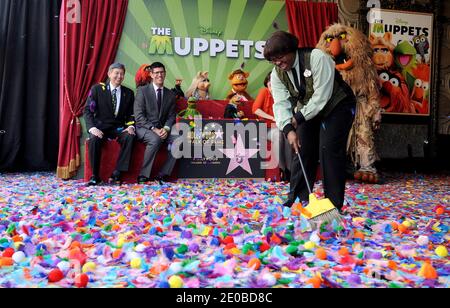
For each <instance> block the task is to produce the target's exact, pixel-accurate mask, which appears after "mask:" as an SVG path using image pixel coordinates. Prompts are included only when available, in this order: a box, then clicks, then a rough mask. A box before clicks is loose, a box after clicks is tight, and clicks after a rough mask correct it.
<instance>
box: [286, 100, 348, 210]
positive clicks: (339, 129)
mask: <svg viewBox="0 0 450 308" xmlns="http://www.w3.org/2000/svg"><path fill="white" fill-rule="evenodd" d="M355 108H356V103H355V101H354V100H353V99H350V100H349V101H343V102H341V103H339V105H337V106H336V107H335V108H334V109H333V111H332V112H331V113H330V114H329V115H328V116H327V117H325V118H322V117H320V116H318V117H315V118H314V119H312V120H310V121H307V122H304V123H302V124H301V125H299V126H298V127H297V136H298V137H299V140H300V145H301V147H300V156H301V158H302V161H303V164H304V166H305V171H306V175H307V177H308V180H309V184H310V187H311V189H312V187H313V186H314V181H315V179H316V171H317V166H318V163H319V159H320V165H321V169H322V176H323V186H324V193H325V196H326V197H327V198H329V199H330V200H331V202H332V203H333V205H334V206H336V207H337V208H339V209H340V208H342V206H343V204H344V194H345V166H346V148H347V139H348V135H349V132H350V129H351V127H352V124H353V119H354V116H355ZM308 195H309V192H308V187H307V186H306V182H305V177H304V176H303V172H302V169H301V166H300V162H299V160H298V157H297V155H294V156H293V160H292V165H291V186H290V192H289V200H291V201H295V199H296V198H297V197H299V199H300V200H301V201H306V200H308Z"/></svg>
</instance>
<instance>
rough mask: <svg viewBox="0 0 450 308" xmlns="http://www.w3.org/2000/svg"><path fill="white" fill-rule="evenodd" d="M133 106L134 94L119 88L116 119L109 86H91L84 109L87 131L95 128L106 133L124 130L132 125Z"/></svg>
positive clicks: (125, 88)
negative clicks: (118, 129) (118, 104)
mask: <svg viewBox="0 0 450 308" xmlns="http://www.w3.org/2000/svg"><path fill="white" fill-rule="evenodd" d="M133 104H134V92H133V91H132V90H131V89H129V88H127V87H124V86H121V95H120V106H119V112H118V114H117V117H116V116H114V110H113V105H112V95H111V90H110V88H109V84H108V85H104V84H97V85H95V86H93V87H92V89H91V92H90V93H89V96H88V99H87V102H86V107H85V109H84V118H85V120H86V127H87V130H88V131H89V130H90V129H91V128H92V127H96V128H98V129H99V130H101V131H108V130H115V129H117V128H120V127H122V128H124V129H125V128H127V127H128V126H130V125H134V116H133Z"/></svg>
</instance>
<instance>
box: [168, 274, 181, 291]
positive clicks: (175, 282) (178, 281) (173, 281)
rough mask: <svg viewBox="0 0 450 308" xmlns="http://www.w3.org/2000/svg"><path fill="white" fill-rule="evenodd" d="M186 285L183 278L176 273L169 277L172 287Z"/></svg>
mask: <svg viewBox="0 0 450 308" xmlns="http://www.w3.org/2000/svg"><path fill="white" fill-rule="evenodd" d="M183 285H184V283H183V279H181V278H180V276H177V275H174V276H172V277H170V278H169V286H170V288H172V289H179V288H182V287H183Z"/></svg>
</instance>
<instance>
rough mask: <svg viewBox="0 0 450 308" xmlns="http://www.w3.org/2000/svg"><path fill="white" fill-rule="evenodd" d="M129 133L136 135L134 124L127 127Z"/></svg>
mask: <svg viewBox="0 0 450 308" xmlns="http://www.w3.org/2000/svg"><path fill="white" fill-rule="evenodd" d="M125 131H126V132H127V133H128V134H129V135H131V136H134V135H136V131H135V128H134V126H128V127H127V129H126V130H125Z"/></svg>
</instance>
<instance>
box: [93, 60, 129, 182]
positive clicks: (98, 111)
mask: <svg viewBox="0 0 450 308" xmlns="http://www.w3.org/2000/svg"><path fill="white" fill-rule="evenodd" d="M124 76H125V66H124V65H123V64H120V63H114V64H111V66H110V67H109V70H108V81H107V83H106V84H97V85H95V86H93V87H92V89H91V92H90V94H89V96H88V99H87V102H86V108H85V110H84V117H85V120H86V126H87V130H88V132H89V134H90V135H89V141H88V144H89V161H90V163H91V166H92V177H91V179H90V181H89V183H88V185H90V186H92V185H98V184H99V183H100V182H101V180H100V177H99V171H100V159H101V150H102V144H103V142H104V141H105V140H106V139H108V138H109V139H115V138H117V139H118V142H119V143H120V145H121V150H120V154H119V158H118V160H117V164H116V169H115V171H114V172H113V174H112V175H111V178H110V181H112V182H119V183H120V175H121V172H125V171H128V167H129V165H130V159H131V152H132V149H133V140H134V137H135V128H134V126H133V124H134V117H133V103H134V93H133V91H132V90H131V89H129V88H127V87H125V86H122V82H123V80H124Z"/></svg>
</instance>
